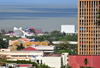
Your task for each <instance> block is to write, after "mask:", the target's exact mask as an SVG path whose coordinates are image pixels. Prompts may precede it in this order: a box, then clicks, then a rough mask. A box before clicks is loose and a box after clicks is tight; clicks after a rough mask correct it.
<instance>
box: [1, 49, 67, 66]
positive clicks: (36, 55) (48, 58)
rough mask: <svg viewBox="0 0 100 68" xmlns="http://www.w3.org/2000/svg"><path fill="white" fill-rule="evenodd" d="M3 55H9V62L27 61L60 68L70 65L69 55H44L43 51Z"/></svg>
mask: <svg viewBox="0 0 100 68" xmlns="http://www.w3.org/2000/svg"><path fill="white" fill-rule="evenodd" d="M0 54H1V55H7V57H9V58H8V59H7V60H9V61H17V60H27V61H31V62H36V63H38V64H41V63H42V64H46V65H48V66H50V67H54V68H60V67H63V66H64V65H68V53H62V54H44V52H43V51H37V50H36V51H1V52H0Z"/></svg>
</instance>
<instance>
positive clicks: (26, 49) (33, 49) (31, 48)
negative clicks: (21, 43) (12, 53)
mask: <svg viewBox="0 0 100 68" xmlns="http://www.w3.org/2000/svg"><path fill="white" fill-rule="evenodd" d="M21 51H38V50H37V49H35V48H33V47H27V48H25V49H23V50H21Z"/></svg>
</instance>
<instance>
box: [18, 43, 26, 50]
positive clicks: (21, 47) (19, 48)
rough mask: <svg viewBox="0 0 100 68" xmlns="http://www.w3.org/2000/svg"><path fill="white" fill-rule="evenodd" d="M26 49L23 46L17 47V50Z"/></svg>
mask: <svg viewBox="0 0 100 68" xmlns="http://www.w3.org/2000/svg"><path fill="white" fill-rule="evenodd" d="M24 48H25V47H24V46H23V45H22V44H21V45H20V46H18V45H17V50H22V49H24Z"/></svg>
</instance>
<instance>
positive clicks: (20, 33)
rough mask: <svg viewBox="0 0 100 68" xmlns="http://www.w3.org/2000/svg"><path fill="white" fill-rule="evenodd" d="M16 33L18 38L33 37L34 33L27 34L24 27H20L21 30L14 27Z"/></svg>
mask: <svg viewBox="0 0 100 68" xmlns="http://www.w3.org/2000/svg"><path fill="white" fill-rule="evenodd" d="M14 33H15V36H16V37H25V36H33V33H29V32H25V31H24V30H22V27H20V28H19V29H18V28H16V27H14Z"/></svg>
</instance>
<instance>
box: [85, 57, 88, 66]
mask: <svg viewBox="0 0 100 68" xmlns="http://www.w3.org/2000/svg"><path fill="white" fill-rule="evenodd" d="M84 64H85V65H86V67H87V64H88V60H87V58H85V59H84Z"/></svg>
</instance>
